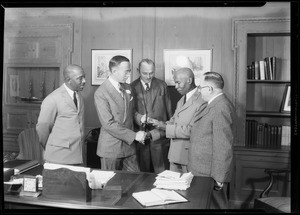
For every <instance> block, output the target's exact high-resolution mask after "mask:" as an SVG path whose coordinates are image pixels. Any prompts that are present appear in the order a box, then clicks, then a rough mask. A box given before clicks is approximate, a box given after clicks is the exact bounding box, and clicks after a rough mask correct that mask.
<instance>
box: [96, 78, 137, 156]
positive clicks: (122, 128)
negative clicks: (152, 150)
mask: <svg viewBox="0 0 300 215" xmlns="http://www.w3.org/2000/svg"><path fill="white" fill-rule="evenodd" d="M123 86H124V88H125V90H126V92H124V98H123V97H122V96H121V94H120V93H119V92H118V91H117V90H116V89H115V88H114V86H113V85H112V84H111V82H110V81H109V79H106V80H105V81H104V82H103V83H102V85H100V86H99V87H98V89H97V90H96V91H95V94H94V99H95V106H96V109H97V113H98V117H99V120H100V123H101V131H100V135H99V139H98V147H97V155H98V156H100V157H105V158H123V157H128V156H131V155H134V154H136V148H135V143H133V141H134V139H135V136H136V133H135V132H134V131H133V119H134V117H135V116H134V107H133V105H134V104H133V103H134V102H133V96H132V90H131V87H130V85H129V84H123Z"/></svg>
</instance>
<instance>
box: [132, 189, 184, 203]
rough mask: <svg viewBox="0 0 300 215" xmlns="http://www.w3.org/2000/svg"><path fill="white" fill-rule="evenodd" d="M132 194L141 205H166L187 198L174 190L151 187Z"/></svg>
mask: <svg viewBox="0 0 300 215" xmlns="http://www.w3.org/2000/svg"><path fill="white" fill-rule="evenodd" d="M132 196H133V197H134V198H135V199H136V200H137V201H138V202H139V203H140V204H142V205H143V206H146V207H149V206H156V205H166V204H172V203H179V202H187V201H188V200H187V199H186V198H184V197H183V196H181V195H180V194H178V193H177V192H175V191H174V190H162V189H157V188H153V189H151V190H147V191H141V192H136V193H133V194H132Z"/></svg>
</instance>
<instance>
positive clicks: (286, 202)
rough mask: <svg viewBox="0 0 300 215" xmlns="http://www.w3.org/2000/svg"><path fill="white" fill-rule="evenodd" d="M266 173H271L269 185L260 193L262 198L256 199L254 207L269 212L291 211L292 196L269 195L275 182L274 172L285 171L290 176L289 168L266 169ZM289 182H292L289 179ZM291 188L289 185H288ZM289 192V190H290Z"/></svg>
mask: <svg viewBox="0 0 300 215" xmlns="http://www.w3.org/2000/svg"><path fill="white" fill-rule="evenodd" d="M265 173H267V174H269V177H270V181H269V184H268V186H267V187H266V188H265V189H264V190H263V192H262V193H261V194H260V196H259V197H260V198H257V199H255V200H254V208H256V209H263V210H264V211H265V212H267V213H291V197H290V196H285V197H269V196H268V195H269V192H270V190H271V189H272V186H273V183H274V174H282V173H285V174H286V176H287V177H289V176H290V170H289V169H265ZM287 183H290V181H289V179H288V180H287ZM288 189H289V186H288ZM288 193H289V192H288ZM288 195H289V194H288Z"/></svg>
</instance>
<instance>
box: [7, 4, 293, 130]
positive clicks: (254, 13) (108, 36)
mask: <svg viewBox="0 0 300 215" xmlns="http://www.w3.org/2000/svg"><path fill="white" fill-rule="evenodd" d="M288 16H290V3H283V2H281V3H279V2H278V3H277V2H273V3H267V4H266V5H265V6H263V7H259V8H243V7H236V8H221V7H219V8H210V7H205V8H190V7H184V8H176V7H170V8H167V7H164V8H138V7H135V8H44V9H41V8H32V9H30V8H26V9H17V8H10V9H7V11H6V20H10V21H16V22H19V23H21V22H22V23H28V22H30V23H32V24H34V23H36V22H44V23H70V22H72V23H74V51H73V53H72V63H76V64H79V65H82V67H83V68H84V70H85V72H86V79H87V83H86V87H85V89H84V90H83V95H84V98H85V104H86V105H85V106H86V113H85V117H86V130H87V131H88V130H89V129H91V128H95V127H99V120H98V117H97V113H96V109H95V106H94V92H95V90H96V89H97V86H92V85H91V50H92V49H132V50H133V61H132V64H133V66H132V76H133V80H135V79H136V78H137V77H138V74H137V71H136V68H137V66H138V63H139V61H140V60H141V59H143V58H151V59H154V60H155V63H156V77H157V78H160V79H162V80H164V61H163V50H164V49H213V65H212V70H214V71H216V72H220V73H221V74H222V75H223V77H224V80H225V92H226V93H227V95H228V96H229V98H230V99H234V98H233V97H234V90H235V76H234V73H233V67H234V62H233V51H232V19H233V18H238V17H288ZM171 90H172V95H173V107H174V106H175V105H176V102H177V99H178V95H177V94H176V91H175V90H174V88H171Z"/></svg>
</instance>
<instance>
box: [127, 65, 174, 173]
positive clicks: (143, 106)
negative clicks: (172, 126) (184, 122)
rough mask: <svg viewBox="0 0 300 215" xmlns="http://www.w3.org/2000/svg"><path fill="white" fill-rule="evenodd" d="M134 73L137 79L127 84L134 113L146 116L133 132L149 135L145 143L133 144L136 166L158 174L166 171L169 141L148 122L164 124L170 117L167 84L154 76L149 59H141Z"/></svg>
mask: <svg viewBox="0 0 300 215" xmlns="http://www.w3.org/2000/svg"><path fill="white" fill-rule="evenodd" d="M138 72H139V74H140V78H138V79H136V80H135V81H134V82H133V83H132V84H131V87H132V91H133V96H134V100H135V110H136V111H137V112H138V113H140V114H141V115H143V116H144V117H147V121H146V123H145V124H143V125H139V126H137V129H138V130H144V131H146V132H149V133H150V136H151V139H149V141H147V142H145V144H140V143H138V144H137V158H138V163H139V166H140V169H141V171H142V172H153V171H154V172H155V173H160V172H162V171H164V170H166V169H169V161H168V158H167V155H168V151H169V146H170V141H169V139H167V138H166V134H165V131H162V130H158V129H156V128H155V127H154V126H153V125H152V124H151V119H156V120H160V121H164V122H165V121H167V120H169V119H170V118H171V116H172V107H171V99H170V94H169V91H168V87H167V84H166V83H165V82H164V81H162V80H159V79H157V78H155V77H154V73H155V64H154V62H153V61H152V60H150V59H143V60H142V61H141V62H140V63H139V68H138ZM138 120H139V121H140V119H138Z"/></svg>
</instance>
